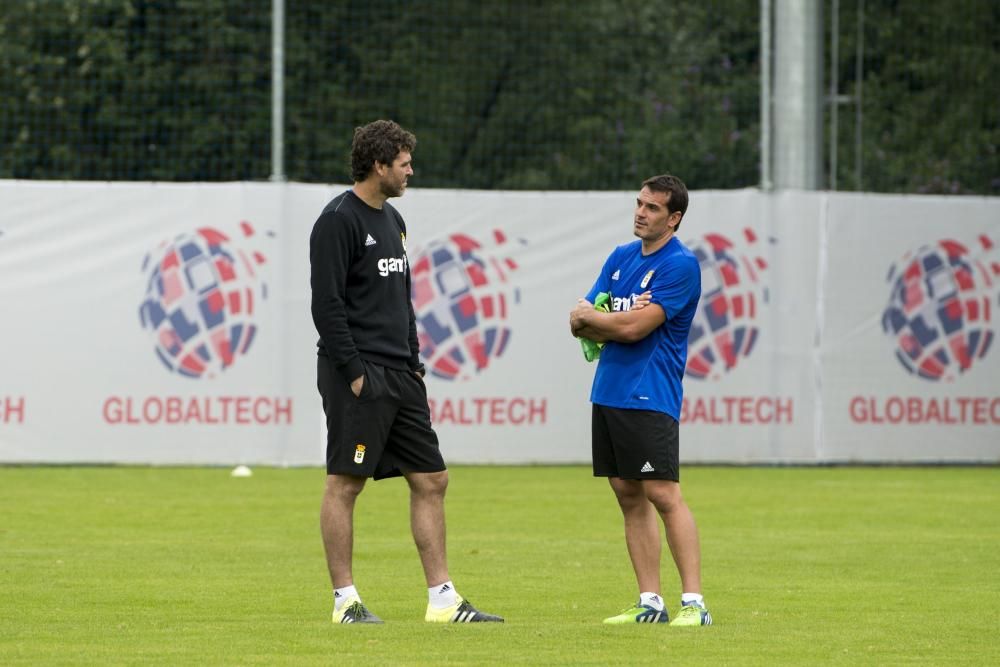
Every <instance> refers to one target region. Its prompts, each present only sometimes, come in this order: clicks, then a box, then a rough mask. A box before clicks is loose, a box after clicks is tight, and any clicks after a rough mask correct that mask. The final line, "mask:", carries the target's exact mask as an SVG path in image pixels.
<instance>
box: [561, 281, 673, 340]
mask: <svg viewBox="0 0 1000 667" xmlns="http://www.w3.org/2000/svg"><path fill="white" fill-rule="evenodd" d="M649 299H650V294H649V292H643V293H642V294H641V295H639V297H637V299H636V301H635V303H634V304H633V305H632V309H631V310H625V311H621V312H617V313H604V312H601V311H599V310H594V304H592V303H590V302H589V301H587V300H586V299H578V300H577V302H576V307H575V308H573V310H571V311H570V313H569V328H570V331H571V332H572V333H573V335H574V336H577V337H580V338H589V339H590V340H592V341H594V342H596V343H605V342H608V341H614V342H616V343H635V342H638V341H640V340H642V339H643V338H645V337H646V336H648V335H649V334H650V333H651V332H652V331H653V330H654V329H656V327H658V326H660V325H661V324H663V323H664V322H665V321H666V319H667V316H666V313H664V312H663V308H662V307H661V306H659V305H658V304H655V303H650V302H649Z"/></svg>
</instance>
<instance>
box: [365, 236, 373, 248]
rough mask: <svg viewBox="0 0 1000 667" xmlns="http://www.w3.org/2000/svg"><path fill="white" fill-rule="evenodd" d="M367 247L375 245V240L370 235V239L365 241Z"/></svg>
mask: <svg viewBox="0 0 1000 667" xmlns="http://www.w3.org/2000/svg"><path fill="white" fill-rule="evenodd" d="M365 245H366V246H368V245H375V239H373V238H372V235H371V234H369V235H368V238H366V239H365Z"/></svg>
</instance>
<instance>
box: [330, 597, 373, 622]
mask: <svg viewBox="0 0 1000 667" xmlns="http://www.w3.org/2000/svg"><path fill="white" fill-rule="evenodd" d="M333 622H334V623H381V622H382V619H381V618H379V617H378V616H376V615H375V614H373V613H371V612H370V611H368V607H366V606H365V605H364V603H362V602H361V600H360V599H358V598H354V597H352V598H351V599H349V600H347V601H345V602H344V605H343V606H342V607H341V608H340V610H338V611H334V612H333Z"/></svg>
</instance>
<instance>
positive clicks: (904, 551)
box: [0, 467, 1000, 665]
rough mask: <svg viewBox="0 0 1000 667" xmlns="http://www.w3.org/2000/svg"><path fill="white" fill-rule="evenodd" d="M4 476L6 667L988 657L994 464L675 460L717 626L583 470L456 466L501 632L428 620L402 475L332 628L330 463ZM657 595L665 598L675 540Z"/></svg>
mask: <svg viewBox="0 0 1000 667" xmlns="http://www.w3.org/2000/svg"><path fill="white" fill-rule="evenodd" d="M228 472H229V471H228V470H224V469H211V468H201V469H178V468H127V467H125V468H89V467H83V468H20V467H9V468H0V511H2V515H0V516H2V520H0V664H3V665H11V664H31V665H38V664H69V663H73V664H86V663H89V664H164V665H198V664H205V665H223V664H225V665H272V664H294V665H307V664H342V665H490V664H496V665H504V664H541V665H619V664H621V665H624V664H642V663H651V662H653V661H656V662H661V663H673V664H685V663H688V664H690V663H696V664H707V665H716V664H733V665H740V664H751V665H774V664H789V665H809V664H866V665H890V664H968V665H989V664H994V665H995V664H1000V469H998V468H710V467H692V468H687V469H685V470H684V477H683V482H684V488H685V495H686V497H687V499H688V503H689V504H690V505H691V507H692V509H693V511H694V513H695V517H696V518H697V520H698V524H699V529H700V531H701V539H702V552H703V560H704V567H703V578H704V584H705V595H706V601H707V602H708V604H709V607H710V609H711V610H712V614H713V616H714V617H715V622H716V625H714V626H712V627H708V628H683V629H682V628H670V627H666V626H647V625H642V626H639V625H637V626H635V627H631V626H630V627H621V626H617V627H615V626H604V625H602V624H601V619H602V618H603V617H604V616H607V615H610V614H612V613H615V612H617V611H619V610H620V609H621V608H623V607H626V606H629V605H630V603H632V602H633V601H634V599H635V597H637V591H636V589H635V583H634V580H633V578H632V574H631V569H630V567H629V565H628V557H627V554H626V551H625V546H624V541H623V538H622V528H621V520H620V515H619V513H618V509H617V507H616V506H615V503H614V500H613V497H612V495H611V492H610V490H609V489H608V487H607V483H606V482H605V481H604V480H597V479H594V478H592V477H591V476H590V472H589V468H586V467H527V468H519V467H454V468H452V471H451V487H450V490H449V496H448V505H447V513H448V528H449V557H450V558H449V559H450V569H451V574H452V577H453V579H454V581H455V582H456V584H457V585H458V589H459V591H461V592H462V593H463V594H464V595H465V596H466V597H468V598H470V599H471V600H472V601H473V602H474V603H475V604H476V605H477V606H480V607H481V608H483V609H486V610H488V611H491V612H494V613H499V614H501V615H504V616H506V617H507V623H505V624H503V625H482V626H480V625H446V626H439V625H434V626H431V625H428V624H425V623H424V622H423V620H422V618H423V610H424V606H425V604H426V588H425V586H424V582H423V577H422V575H421V571H420V567H419V563H418V560H417V555H416V549H415V548H414V546H413V543H412V541H411V539H410V535H409V526H408V514H407V507H406V502H407V493H406V486H405V483H404V482H402V481H401V480H389V481H383V482H379V483H370V484H369V486H368V488H367V490H366V491H365V492H364V494H363V495H362V497H361V500H360V501H359V507H358V514H357V517H356V547H355V578H356V583H357V585H358V587H359V589H360V591H361V593H362V595H363V596H364V599H365V601H366V602H367V603H368V604H369V606H370V607H371V608H372V609H373V610H374V611H375V612H376V613H377V614H379V615H380V616H381V617H382V618H383V619H385V621H386V623H385V625H382V626H368V627H363V626H334V625H332V624H331V623H330V620H329V617H330V608H331V594H330V587H329V583H328V580H327V575H326V569H325V564H324V560H323V555H322V547H321V543H320V538H319V529H318V507H319V498H320V492H321V489H322V484H323V473H322V471H321V470H319V469H293V470H280V469H268V468H259V469H256V470H255V471H254V472H255V474H254V476H253V477H252V478H248V479H234V478H231V477H230V476H229V474H228ZM664 559H665V560H664V563H663V573H664V591H663V592H664V594H665V597H666V598H667V600H668V607H669V609H670V610H671V612H673V611H675V610H676V608H677V605H678V602H677V598H678V597H679V591H678V589H677V576H676V573H675V572H674V569H673V564H672V562H670V561H669V553H668V552H667V551H666V549H664Z"/></svg>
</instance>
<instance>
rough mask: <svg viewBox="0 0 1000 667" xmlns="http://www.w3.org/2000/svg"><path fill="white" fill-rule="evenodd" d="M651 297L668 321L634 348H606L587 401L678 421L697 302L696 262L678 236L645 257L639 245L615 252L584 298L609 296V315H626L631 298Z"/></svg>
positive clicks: (610, 345) (612, 344) (620, 345)
mask: <svg viewBox="0 0 1000 667" xmlns="http://www.w3.org/2000/svg"><path fill="white" fill-rule="evenodd" d="M647 290H648V291H651V292H652V303H655V304H657V305H659V306H660V307H661V308H663V312H664V313H666V316H667V319H666V321H665V322H664V323H663V324H661V325H660V326H659V327H657V328H656V329H654V330H653V331H651V332H650V333H649V335H648V336H646V337H645V338H643V339H642V340H640V341H638V342H636V343H616V342H608V344H607V345H605V346H604V349H603V350H601V358H600V361H599V363H598V364H597V372H596V373H595V375H594V386H593V388H592V389H591V392H590V400H591V401H592V402H593V403H597V404H599V405H606V406H609V407H612V408H626V409H632V410H655V411H657V412H665V413H667V414H668V415H670V416H671V417H673V418H674V419H676V420H677V421H680V414H681V399H682V398H683V389H682V387H681V380H682V379H683V377H684V367H685V364H686V363H687V348H688V333H689V332H690V331H691V320H693V319H694V315H695V311H696V310H697V308H698V299H699V298H700V297H701V269H700V268H699V267H698V258H697V257H695V256H694V254H693V253H692V252H691V251H690V250H688V249H687V247H686V246H685V245H684V244H683V243H681V241H680V239H678V238H677V237H676V236H675V237H673V238H671V239H670V240H669V241H668V242H667V244H666V245H665V246H663V247H662V248H660V249H659V250H657V251H656V252H654V253H652V254H651V255H647V256H645V257H643V255H642V241H640V240H636V241H633V242H632V243H628V244H626V245H623V246H618V247H617V248H615V249H614V251H613V252H612V253H611V255H610V256H609V257H608V259H607V261H606V262H605V263H604V268H602V269H601V275H600V276H599V277H598V279H597V282H596V283H594V286H593V287H591V288H590V292H588V293H587V300H588V301H590V302H591V303H593V302H594V299H595V298H596V297H597V293H598V292H609V293H610V294H611V304H610V305H611V309H612V310H613V311H616V312H617V311H623V310H629V309H631V307H632V304H633V303H635V297H637V296H638V295H640V294H642V293H643V292H645V291H647Z"/></svg>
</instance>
